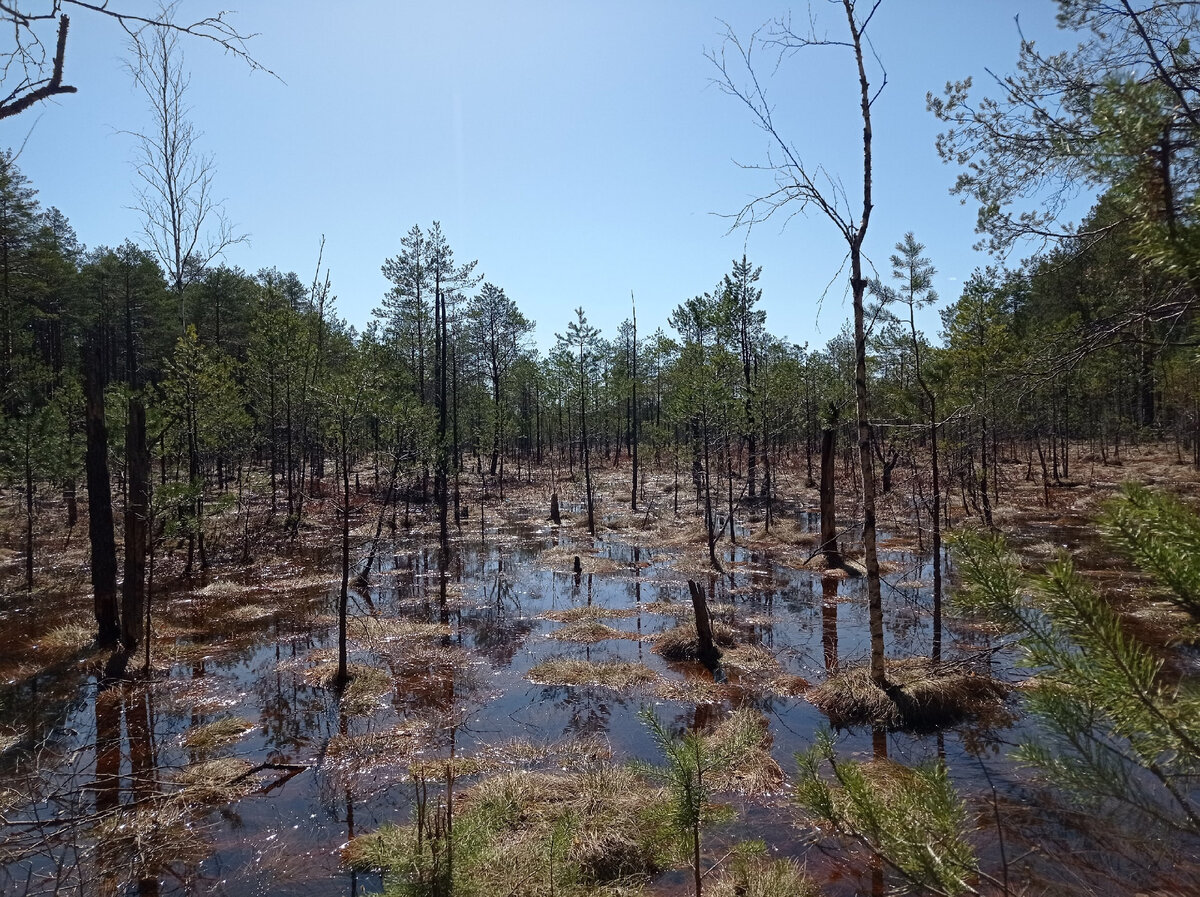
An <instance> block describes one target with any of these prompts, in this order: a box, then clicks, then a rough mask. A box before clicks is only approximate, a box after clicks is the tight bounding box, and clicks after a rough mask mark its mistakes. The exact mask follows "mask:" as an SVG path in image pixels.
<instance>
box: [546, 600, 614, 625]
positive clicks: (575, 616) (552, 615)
mask: <svg viewBox="0 0 1200 897" xmlns="http://www.w3.org/2000/svg"><path fill="white" fill-rule="evenodd" d="M637 613H638V612H637V610H636V609H634V608H632V607H601V606H600V605H598V604H581V605H579V606H578V607H568V608H567V609H565V610H548V611H546V612H545V613H542V614H538V619H539V620H550V621H552V622H555V623H587V622H591V621H596V620H620V619H623V618H625V617H636V616H637Z"/></svg>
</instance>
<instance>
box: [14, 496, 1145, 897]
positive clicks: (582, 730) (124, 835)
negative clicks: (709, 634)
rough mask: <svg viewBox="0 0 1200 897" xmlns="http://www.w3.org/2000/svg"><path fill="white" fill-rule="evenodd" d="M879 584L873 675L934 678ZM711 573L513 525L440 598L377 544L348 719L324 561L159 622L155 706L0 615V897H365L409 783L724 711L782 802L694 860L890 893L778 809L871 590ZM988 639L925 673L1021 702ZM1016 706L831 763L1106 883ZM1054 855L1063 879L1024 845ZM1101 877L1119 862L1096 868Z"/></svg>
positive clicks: (1035, 867) (902, 611)
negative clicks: (742, 850)
mask: <svg viewBox="0 0 1200 897" xmlns="http://www.w3.org/2000/svg"><path fill="white" fill-rule="evenodd" d="M809 522H810V521H809V520H808V518H807V517H803V516H802V517H801V518H800V519H799V520H798V521H797V522H796V524H795V525H796V526H797V527H799V528H801V529H803V528H805V527H807V526H808V525H809ZM577 556H578V558H579V563H578V566H577V565H576V563H575V559H576V557H577ZM883 557H884V560H885V562H886V573H885V580H886V584H885V594H884V602H885V608H886V614H887V632H886V637H887V645H888V653H889V655H890V656H894V657H906V656H912V655H928V654H929V653H930V651H931V650H932V646H933V640H934V633H935V629H934V626H933V620H932V612H931V597H930V595H929V570H928V568H927V563H926V561H925V560H923V559H922V558H921V557H919V556H916V555H914V554H911V553H907V552H901V551H893V552H890V553H889V552H884V555H883ZM722 562H723V565H724V567H725V570H724V572H721V573H717V572H715V571H712V570H711V569H706V568H705V566H704V564H703V563H702V559H698V557H697V556H696V555H695V550H693V549H690V548H675V547H666V546H655V545H653V544H647V543H645V542H642V541H639V539H638V537H637V534H636V533H635V534H631V535H630V536H629V537H627V538H623V537H622V536H621V535H619V534H613V535H612V536H610V537H606V538H604V539H602V540H596V541H594V542H593V541H592V540H590V539H588V538H587V537H580V536H579V535H578V534H577V533H573V532H568V531H566V530H559V529H558V528H550V527H542V526H530V525H513V526H504V527H502V528H500V529H499V530H495V529H488V530H486V531H485V532H484V533H483V539H482V540H481V537H480V533H479V532H478V530H476V532H475V533H474V534H470V535H468V534H464V535H463V537H462V539H461V541H460V542H459V543H458V544H457V545H456V549H455V551H454V554H453V558H452V560H451V562H450V564H449V566H448V569H447V570H446V571H445V572H444V573H443V572H442V571H441V570H440V569H439V567H438V563H437V556H436V553H435V552H433V551H428V550H425V549H423V548H420V547H417V546H416V545H415V544H410V543H405V542H400V543H397V544H395V545H393V546H390V547H389V550H388V551H387V552H386V553H385V554H384V556H383V557H381V558H378V559H377V567H376V569H375V571H374V572H373V574H372V576H371V578H370V585H369V586H367V587H360V588H358V589H356V590H355V591H353V592H352V594H351V599H350V620H349V625H348V633H349V652H350V653H349V661H350V670H351V673H352V675H353V680H352V682H351V684H350V686H349V687H348V688H347V690H346V692H345V694H344V695H342V696H341V697H340V699H339V696H338V695H337V694H336V693H335V691H334V690H333V688H332V687H331V683H332V676H333V672H334V670H335V668H336V659H337V619H336V616H335V614H336V606H337V601H336V583H334V582H331V581H330V580H329V579H328V578H327V576H325V574H324V573H322V572H320V571H322V570H326V571H327V570H331V569H334V568H335V566H336V563H335V562H329V559H323V560H321V561H320V562H310V563H308V564H306V565H303V566H301V567H297V568H290V567H287V566H284V565H282V564H281V565H280V567H279V568H278V569H276V570H268V571H266V572H265V573H264V575H263V577H262V579H261V580H260V581H256V582H254V583H250V584H245V583H240V582H238V581H236V580H232V579H214V580H213V581H210V582H208V583H207V584H205V585H203V586H201V587H198V588H195V589H193V590H191V591H186V592H178V593H175V594H170V595H165V596H160V597H159V598H158V599H157V608H156V622H155V630H154V631H155V632H156V633H157V636H156V639H157V640H156V642H155V645H154V653H153V657H154V660H153V667H154V676H153V679H152V680H151V681H150V682H148V683H146V682H140V681H130V682H120V681H117V682H106V681H105V680H104V677H103V665H104V660H105V658H104V657H102V656H100V655H97V654H94V653H91V652H90V649H89V648H88V647H87V644H86V643H87V638H86V633H87V631H88V630H87V622H88V620H87V609H86V608H84V607H82V606H81V607H73V606H70V602H58V603H56V605H55V607H54V609H53V610H52V611H51V610H35V609H34V608H31V607H29V606H23V605H20V604H19V603H18V602H19V601H20V600H22V599H20V598H16V597H14V598H10V599H6V601H7V602H8V603H7V605H6V609H5V621H4V622H5V626H4V632H3V636H0V638H2V639H3V648H4V673H5V680H6V681H5V682H4V685H3V692H2V697H0V701H2V703H0V724H2V726H3V728H2V729H0V732H2V733H4V736H5V738H6V744H7V749H6V750H5V751H4V753H3V755H2V758H0V762H2V764H3V789H2V791H0V805H2V811H0V815H2V816H3V820H4V844H3V848H2V850H3V853H2V854H0V863H2V866H0V891H2V892H3V893H4V894H12V895H32V894H51V893H64V894H88V895H90V894H105V895H107V894H132V893H135V892H136V893H138V894H143V895H144V894H164V895H165V894H223V895H257V897H265V895H273V897H274V895H277V897H284V895H310V894H311V895H315V894H321V895H328V894H337V893H345V894H354V893H370V892H377V891H379V890H380V889H381V888H382V882H381V879H380V877H379V876H378V875H375V874H365V875H364V874H361V873H356V872H354V871H352V870H350V869H349V868H348V866H347V865H346V863H345V862H344V857H343V848H344V847H345V845H346V844H347V843H348V842H349V841H350V840H351V839H352V838H353V837H354V836H356V835H358V834H360V833H364V832H370V831H374V830H376V829H378V828H379V827H380V826H381V825H382V824H384V823H389V822H392V823H400V824H404V823H407V822H408V821H409V820H410V819H412V817H413V814H414V813H416V812H418V810H419V808H420V805H421V800H420V797H421V794H422V789H425V792H426V798H427V797H428V792H429V791H430V790H433V791H435V792H437V793H438V794H440V793H441V791H440V790H439V789H443V788H444V784H443V783H442V782H441V780H440V779H439V778H438V777H437V776H435V775H433V774H430V775H429V778H428V779H426V773H425V772H423V770H432V769H441V770H444V769H445V768H446V764H445V762H444V761H447V760H449V759H450V758H453V759H454V761H455V762H456V764H457V765H455V766H454V769H455V770H456V780H455V787H456V788H457V789H458V793H459V794H461V793H462V790H463V789H465V788H467V787H469V786H470V785H471V784H472V783H473V782H476V781H479V780H481V779H483V778H486V777H487V776H490V775H494V774H497V773H499V772H503V771H509V770H514V769H523V770H528V771H530V772H534V771H546V770H550V771H553V770H559V769H562V768H564V767H565V766H569V765H571V764H578V763H580V762H583V761H586V760H588V759H589V758H591V757H597V758H605V759H609V758H611V759H612V760H614V761H616V762H618V763H624V762H626V761H635V760H641V761H649V762H658V761H659V760H660V751H659V747H658V745H657V744H656V742H655V739H654V737H653V735H652V733H651V731H650V730H649V728H648V726H647V723H646V719H645V717H644V713H645V711H646V710H647V708H650V709H651V710H652V711H653V713H654V714H655V715H656V716H657V717H658V718H659V719H660V720H661V721H662V722H663V724H664V725H665V726H666V727H667V729H669V730H672V731H683V730H687V729H701V730H703V729H708V728H711V727H712V726H713V725H715V724H716V723H718V722H719V721H720V720H722V719H724V718H726V717H728V715H729V714H730V713H731V712H732V711H734V710H736V709H739V708H752V709H753V710H754V711H755V712H756V713H758V714H760V715H761V716H762V718H763V719H764V720H765V724H766V726H767V731H768V732H769V734H770V737H771V740H770V752H771V756H772V757H773V758H774V760H775V761H776V762H777V763H778V764H779V767H780V768H781V769H782V771H783V774H784V776H785V779H784V781H783V783H782V784H778V785H777V787H774V788H772V789H770V790H769V793H760V794H757V795H755V796H752V797H745V796H738V795H737V794H730V795H724V796H722V800H726V801H727V802H728V803H729V804H730V805H731V806H732V807H733V808H734V809H735V810H736V811H737V813H736V818H735V819H734V820H733V821H731V822H728V823H725V824H722V825H719V826H713V827H712V830H711V832H710V833H707V834H706V837H707V839H708V840H707V846H706V851H707V852H708V853H711V858H710V860H709V861H710V862H711V861H712V860H715V859H717V858H719V857H720V856H721V855H722V854H723V853H725V852H727V851H728V849H729V847H730V845H731V844H733V843H734V842H736V841H743V840H748V839H757V840H762V841H764V842H766V845H767V847H768V850H769V851H770V852H771V853H772V854H775V855H781V856H793V857H796V858H798V859H800V860H801V861H802V862H803V863H805V864H806V865H807V867H808V870H809V872H810V873H811V874H813V875H815V876H816V877H817V878H818V879H819V880H820V881H821V882H822V884H823V886H824V888H825V893H830V894H853V893H858V892H864V891H866V892H869V891H870V890H871V889H872V888H879V887H882V886H883V885H884V884H888V885H890V884H892V883H894V882H892V880H891V878H890V877H889V876H888V875H886V874H885V872H884V870H881V869H880V868H879V867H878V865H877V864H875V865H873V864H872V862H871V861H870V860H869V859H868V858H866V857H864V856H857V855H854V854H850V853H846V852H844V851H841V850H839V849H837V848H836V847H835V846H834V845H833V843H832V842H830V841H828V840H826V839H822V838H820V837H818V836H817V833H814V832H811V831H808V830H806V829H805V828H804V827H803V825H802V823H801V821H800V818H799V816H798V814H797V813H796V811H795V810H794V809H793V808H792V805H791V799H790V789H789V785H788V784H787V782H788V780H790V779H791V778H792V777H793V776H794V775H795V770H796V765H795V761H794V759H793V757H794V754H795V753H796V752H797V751H800V750H803V749H805V748H807V747H808V746H809V745H810V744H811V742H812V740H813V736H814V733H815V732H816V731H818V730H819V729H821V728H822V727H825V726H827V721H826V719H825V718H824V716H823V715H822V714H821V713H820V712H819V711H818V710H817V709H816V708H814V707H813V706H812V705H811V704H810V703H809V702H808V701H807V700H805V698H804V693H805V691H806V689H807V687H808V686H809V685H810V684H815V683H818V682H820V681H821V680H823V679H824V678H825V676H826V675H827V674H828V672H829V671H831V670H833V669H836V668H838V667H839V666H847V665H854V664H859V663H863V662H865V660H866V658H867V656H868V643H869V636H868V628H867V607H866V599H865V592H864V588H863V583H862V582H861V581H860V580H857V579H855V578H851V577H845V576H841V575H839V576H824V577H822V575H821V574H820V573H814V572H811V571H809V570H806V569H801V568H799V566H798V565H797V564H796V558H795V557H794V556H793V555H792V554H789V553H785V552H781V551H779V550H777V549H775V548H771V547H765V546H762V545H757V546H754V547H749V548H747V547H736V548H733V549H732V550H730V549H726V550H725V551H724V552H723V554H722ZM314 571H316V572H314ZM689 579H692V580H694V581H696V582H697V584H698V585H699V586H700V587H701V588H702V589H703V591H704V593H705V595H706V597H707V601H708V603H709V607H710V610H711V613H712V617H713V621H714V625H715V626H716V627H718V631H722V632H728V633H730V638H731V639H732V643H731V644H732V645H733V646H732V647H730V648H728V649H727V650H726V655H725V659H724V664H723V669H722V671H721V673H720V674H719V675H718V676H717V680H719V681H714V676H713V675H712V674H711V673H709V672H708V670H706V669H705V668H704V667H703V666H701V665H700V664H698V663H696V662H693V661H687V660H678V661H669V660H666V659H664V657H663V656H662V655H661V654H660V653H657V652H656V650H655V648H656V647H658V648H659V650H662V645H663V644H664V643H665V641H664V640H666V639H669V638H670V637H671V630H673V629H674V628H675V627H677V626H679V625H681V624H683V625H687V626H690V625H691V622H690V621H691V620H692V604H691V601H690V598H689V587H688V580H689ZM72 627H76V629H72ZM79 629H82V631H83V632H84V633H85V635H84V636H81V635H80V632H79V631H78V630H79ZM991 638H992V636H991V635H989V633H988V632H987V631H986V630H984V629H980V628H978V627H973V626H969V625H965V624H960V623H958V622H956V621H954V620H947V621H946V625H945V627H944V630H943V631H942V635H941V640H942V647H941V650H942V653H943V656H944V657H946V658H948V659H950V658H970V657H978V658H986V659H985V660H983V661H981V662H983V663H988V664H991V666H992V670H993V671H994V672H996V673H997V674H998V675H1000V676H1002V677H1003V678H1006V679H1009V680H1010V681H1011V680H1014V679H1016V678H1019V676H1017V675H1015V674H1014V673H1013V671H1012V670H1010V669H1008V668H1007V667H1006V666H1005V665H1006V664H1008V663H1010V659H1009V658H1008V656H1007V655H1006V654H1004V653H999V654H995V655H993V654H992V653H990V652H989V651H988V649H989V648H990V646H991V642H990V639H991ZM1019 706H1020V701H1019V697H1010V699H1009V700H1008V701H1007V703H1006V704H1005V705H1004V706H1002V707H1001V708H999V709H998V710H997V711H996V712H995V713H992V714H990V715H989V716H988V718H986V719H980V720H976V721H973V722H969V723H964V724H961V725H958V726H955V727H952V728H948V729H946V730H944V731H941V732H929V733H899V732H884V731H875V732H872V731H870V730H862V731H842V732H838V733H836V735H835V737H836V740H837V743H838V750H839V753H840V754H841V755H842V756H845V757H858V758H877V759H882V758H883V757H887V758H889V759H890V760H892V761H897V762H899V763H902V764H905V765H916V764H921V763H926V762H928V761H931V760H935V759H942V760H944V761H945V763H946V764H947V766H948V767H949V769H950V773H951V776H952V779H953V781H954V782H955V783H956V785H957V786H958V787H959V788H960V790H961V792H962V793H963V794H964V796H965V797H966V798H967V800H968V803H969V806H970V807H971V808H972V812H973V813H975V814H977V818H976V819H975V824H976V826H977V828H978V831H977V833H976V834H975V835H974V841H975V843H976V845H977V846H978V847H979V849H980V850H981V853H982V856H983V858H984V861H985V864H986V865H987V867H988V868H996V867H997V859H996V858H997V856H1000V855H1001V854H1002V855H1003V856H1002V858H1001V860H1002V861H1004V862H1008V863H1009V864H1010V865H1011V866H1012V870H1013V874H1014V875H1017V874H1018V869H1019V875H1020V877H1021V878H1022V880H1024V881H1031V880H1039V879H1044V880H1045V881H1047V882H1051V881H1054V880H1060V881H1065V880H1073V882H1074V883H1075V884H1078V883H1079V882H1087V881H1090V880H1091V878H1090V876H1092V875H1093V873H1094V869H1091V868H1084V867H1088V866H1090V865H1103V864H1095V863H1094V859H1093V858H1090V857H1081V858H1080V860H1079V864H1078V865H1079V867H1080V870H1068V871H1066V872H1064V871H1063V870H1062V868H1061V866H1060V865H1059V862H1060V860H1061V857H1062V856H1069V855H1070V846H1071V843H1072V835H1071V831H1072V828H1071V826H1072V823H1071V820H1070V818H1069V817H1068V815H1067V813H1068V811H1067V810H1065V809H1064V808H1057V807H1053V806H1049V807H1047V806H1043V805H1042V804H1040V803H1039V801H1040V800H1041V799H1042V798H1041V796H1040V792H1038V791H1037V790H1036V789H1035V787H1034V786H1033V785H1032V784H1031V783H1030V782H1029V781H1027V780H1026V779H1025V778H1024V776H1023V774H1022V773H1021V772H1020V771H1019V770H1017V769H1016V768H1014V766H1013V765H1012V764H1011V762H1010V761H1009V760H1008V759H1007V753H1008V746H1010V745H1011V744H1012V743H1014V742H1015V741H1017V740H1019V739H1020V737H1021V731H1020V726H1019V725H1017V724H1016V722H1015V721H1016V719H1017V711H1018V710H1019ZM433 761H443V762H441V765H440V766H438V765H437V764H435V763H433ZM997 821H999V823H1000V825H1001V827H1002V829H1003V830H1004V832H1005V839H998V838H996V831H997ZM1050 834H1053V835H1054V836H1056V837H1059V838H1060V839H1061V840H1062V844H1061V845H1060V846H1062V847H1063V848H1064V850H1063V851H1062V852H1059V851H1055V852H1054V853H1053V855H1051V854H1050V853H1043V851H1042V850H1041V849H1040V847H1038V845H1037V844H1036V843H1035V842H1036V841H1037V839H1038V838H1043V837H1049V835H1050ZM1031 848H1037V849H1034V850H1033V851H1032V852H1031ZM1106 862H1108V863H1115V864H1120V863H1121V862H1123V861H1122V859H1121V857H1120V855H1119V854H1117V853H1114V854H1113V855H1112V856H1111V857H1108V858H1106ZM1081 870H1082V871H1081ZM648 888H649V889H650V890H651V891H655V892H660V893H664V894H668V893H671V894H674V893H679V894H682V893H687V892H688V890H689V888H690V878H689V877H688V875H687V874H686V873H684V872H680V871H675V872H671V871H668V872H665V873H664V874H663V875H662V876H661V877H659V878H658V879H656V880H655V881H654V882H652V883H651V884H650V885H649V886H648Z"/></svg>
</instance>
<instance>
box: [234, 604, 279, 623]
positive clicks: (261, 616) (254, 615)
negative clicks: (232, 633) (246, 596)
mask: <svg viewBox="0 0 1200 897" xmlns="http://www.w3.org/2000/svg"><path fill="white" fill-rule="evenodd" d="M279 612H280V608H279V607H278V606H277V605H273V604H239V605H238V606H237V607H233V608H230V609H229V611H228V612H227V613H226V614H225V619H227V620H229V622H231V623H260V622H262V621H263V620H269V619H270V618H271V617H273V616H275V614H277V613H279Z"/></svg>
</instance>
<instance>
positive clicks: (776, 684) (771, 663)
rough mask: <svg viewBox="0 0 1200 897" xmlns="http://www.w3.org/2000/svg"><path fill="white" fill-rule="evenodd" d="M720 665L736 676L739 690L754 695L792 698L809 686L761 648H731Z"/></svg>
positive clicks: (752, 646) (749, 646)
mask: <svg viewBox="0 0 1200 897" xmlns="http://www.w3.org/2000/svg"><path fill="white" fill-rule="evenodd" d="M721 665H722V666H723V667H724V668H725V670H726V671H727V672H729V673H736V674H737V677H736V681H737V684H738V686H739V687H741V688H742V689H745V690H747V691H751V692H754V693H755V694H760V695H774V696H778V697H784V698H795V697H800V696H801V695H803V694H804V693H805V692H806V691H807V690H808V688H809V684H810V683H809V682H808V680H807V679H804V678H803V677H802V676H794V675H792V674H790V673H788V672H787V671H786V670H785V669H784V668H783V665H782V664H781V663H780V662H779V660H778V658H776V656H775V655H774V654H772V653H771V652H770V651H769V650H768V649H766V648H764V647H763V646H762V645H735V646H734V647H732V648H729V649H728V650H726V651H725V653H724V654H722V655H721Z"/></svg>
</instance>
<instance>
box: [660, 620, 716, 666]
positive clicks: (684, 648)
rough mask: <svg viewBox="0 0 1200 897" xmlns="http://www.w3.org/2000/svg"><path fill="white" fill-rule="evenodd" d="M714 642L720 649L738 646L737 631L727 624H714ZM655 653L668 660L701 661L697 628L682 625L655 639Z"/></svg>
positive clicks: (688, 624) (690, 625)
mask: <svg viewBox="0 0 1200 897" xmlns="http://www.w3.org/2000/svg"><path fill="white" fill-rule="evenodd" d="M712 631H713V642H714V643H715V644H716V646H717V647H718V648H721V649H722V650H724V649H725V648H732V647H733V646H734V645H736V644H737V631H736V630H735V629H734V628H733V627H732V626H729V625H726V624H725V623H717V622H714V623H713V624H712ZM654 652H655V653H656V654H660V655H662V656H663V657H664V658H666V659H667V660H699V659H700V652H699V646H698V644H697V641H696V627H695V626H693V625H692V624H690V623H682V624H680V625H679V626H676V627H674V628H672V629H668V630H667V631H666V632H663V633H660V634H658V635H656V636H655V637H654Z"/></svg>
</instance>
